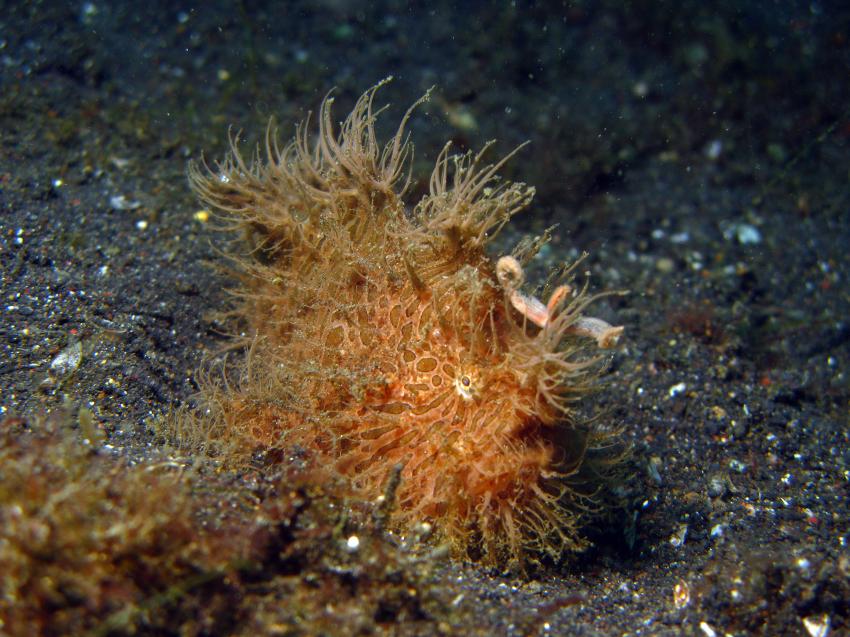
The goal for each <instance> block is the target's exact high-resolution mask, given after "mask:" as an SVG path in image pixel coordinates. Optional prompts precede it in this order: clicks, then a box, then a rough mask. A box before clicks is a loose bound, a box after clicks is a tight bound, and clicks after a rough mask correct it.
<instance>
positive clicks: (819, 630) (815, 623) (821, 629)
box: [802, 614, 830, 637]
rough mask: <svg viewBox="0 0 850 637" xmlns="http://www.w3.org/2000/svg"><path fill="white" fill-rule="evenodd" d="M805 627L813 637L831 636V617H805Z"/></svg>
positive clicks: (824, 615) (803, 620) (825, 615)
mask: <svg viewBox="0 0 850 637" xmlns="http://www.w3.org/2000/svg"><path fill="white" fill-rule="evenodd" d="M802 622H803V626H804V627H805V628H806V632H807V633H809V635H810V636H811V637H826V636H827V635H828V634H829V623H830V622H829V615H827V614H823V615H814V616H811V617H803V619H802Z"/></svg>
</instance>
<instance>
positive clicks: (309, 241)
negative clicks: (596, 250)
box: [190, 87, 619, 563]
mask: <svg viewBox="0 0 850 637" xmlns="http://www.w3.org/2000/svg"><path fill="white" fill-rule="evenodd" d="M377 88H378V87H375V88H373V89H371V90H370V91H368V92H367V93H366V94H364V95H363V97H361V99H360V100H359V101H358V103H357V105H356V106H355V109H354V111H353V112H352V114H351V115H350V116H349V117H348V119H347V120H346V121H345V122H344V123H343V125H342V129H341V131H340V132H339V133H335V132H334V127H333V126H332V122H331V112H330V108H331V103H332V100H331V99H327V100H325V102H324V103H323V105H322V108H321V110H320V113H319V118H318V120H319V132H318V136H317V139H316V141H315V142H312V141H311V140H309V139H308V135H307V132H306V130H307V127H306V125H302V126H301V127H299V129H298V133H297V135H296V137H295V139H294V140H293V141H292V142H291V143H290V144H289V145H288V146H287V147H286V148H285V149H283V150H280V149H279V148H278V147H277V143H276V141H275V135H274V131H273V130H271V129H270V130H269V133H268V135H267V139H266V149H265V160H264V161H260V160H257V161H255V162H254V163H253V164H252V165H248V164H247V163H245V162H244V161H243V159H242V157H241V156H240V155H239V153H238V151H237V149H236V148H235V144H234V147H233V150H232V153H231V154H230V155H229V156H228V157H227V158H226V159H225V161H224V162H222V163H221V164H219V165H217V167H216V168H215V169H212V170H211V169H208V168H207V167H206V166H205V165H201V166H197V165H193V166H192V167H191V168H190V177H191V181H192V184H193V186H194V188H195V190H196V191H197V192H198V193H199V195H200V197H201V199H202V200H203V201H205V202H206V203H208V204H209V205H211V206H212V207H214V208H216V209H217V210H219V211H220V212H221V214H222V216H223V217H224V218H225V219H227V220H228V221H230V222H232V224H233V225H234V226H235V227H237V228H241V229H242V230H244V233H245V235H246V236H247V239H248V246H249V250H248V251H247V252H246V253H245V254H244V255H242V256H240V257H237V264H238V266H237V268H236V270H237V277H238V279H239V281H240V286H239V288H238V289H237V293H238V296H239V298H240V303H239V306H238V308H237V310H236V314H237V315H238V316H239V318H240V319H241V321H242V322H243V324H244V325H245V326H247V327H248V328H249V334H250V335H249V336H248V337H247V339H246V345H247V346H248V348H249V354H248V356H246V363H245V367H244V370H243V373H242V376H241V379H240V380H239V382H231V383H228V384H226V385H225V384H221V383H220V384H217V385H216V384H211V385H210V386H209V387H208V389H207V395H208V400H207V404H208V407H209V409H208V412H209V413H210V414H211V415H210V416H208V418H209V419H211V421H212V424H208V425H207V426H208V428H209V430H210V431H212V432H213V434H214V437H218V438H219V439H222V440H227V441H228V442H229V443H231V444H230V447H229V448H230V449H231V450H237V451H238V452H244V451H246V450H251V449H255V448H257V447H280V448H293V447H302V448H304V449H306V450H309V451H311V452H313V453H315V454H318V455H319V457H320V458H322V459H324V461H325V462H326V463H328V464H330V465H332V466H333V467H335V468H336V470H337V471H339V472H340V473H342V474H344V475H345V476H347V477H348V478H350V480H351V483H352V484H353V485H354V487H355V488H356V489H357V490H359V491H360V492H361V493H362V494H364V495H366V496H368V497H377V496H379V495H380V494H381V493H382V492H383V489H384V488H385V485H386V483H387V480H388V479H389V476H390V474H391V472H392V471H393V467H395V466H396V465H401V466H402V467H403V468H402V470H401V481H400V484H399V487H398V490H397V503H396V509H395V514H394V518H393V523H394V524H395V526H396V527H397V528H398V529H399V530H401V531H404V530H405V529H411V528H413V527H414V526H415V525H416V524H419V523H421V522H426V521H427V522H432V523H434V525H435V528H436V529H437V531H438V533H439V534H440V535H441V537H442V538H443V539H444V540H446V541H449V542H450V543H451V544H452V545H453V546H454V547H455V548H456V550H457V551H458V553H461V554H467V555H471V556H480V557H483V558H484V559H487V560H489V561H491V562H499V563H504V562H506V561H523V560H524V559H525V558H526V557H527V556H529V555H531V554H537V553H539V552H541V551H542V552H546V553H549V554H550V555H554V556H556V557H557V556H560V555H561V554H562V553H563V552H564V551H565V550H570V549H572V550H575V549H580V548H582V547H583V546H584V545H585V542H584V540H582V538H581V537H580V535H579V527H580V523H581V521H582V519H583V518H584V517H585V516H586V515H587V514H588V512H590V511H592V510H593V509H594V505H595V498H594V495H595V493H596V492H597V490H598V489H599V487H600V484H601V483H600V481H602V480H603V477H604V475H605V474H606V473H607V472H608V471H609V468H610V466H611V465H613V464H615V460H616V459H615V458H613V457H612V456H610V455H609V456H606V454H603V453H598V452H595V453H593V454H589V453H588V450H589V449H596V448H599V447H600V446H602V443H603V442H604V441H607V440H608V438H609V437H610V434H609V433H603V432H602V431H600V430H599V429H598V428H597V427H595V426H591V425H588V424H579V423H575V422H573V420H572V419H571V405H572V403H573V401H574V400H575V399H577V398H578V397H580V396H581V395H582V394H584V393H585V392H586V391H587V389H588V388H589V385H590V384H591V383H592V382H593V380H594V378H595V375H594V374H595V372H594V370H595V369H596V368H597V367H598V365H595V363H596V361H597V357H596V356H592V355H588V353H587V352H588V350H589V349H592V348H593V343H592V338H587V336H588V335H587V334H583V333H582V332H581V330H576V325H577V321H579V320H580V319H582V318H583V317H582V311H583V310H584V308H585V307H586V305H587V304H588V303H589V302H590V300H591V299H590V298H588V297H587V296H586V295H584V294H583V293H578V294H574V295H573V296H572V298H568V299H564V300H563V301H560V297H561V296H567V295H566V294H565V292H566V291H567V290H569V288H566V287H565V288H563V289H562V290H561V291H560V292H559V294H560V296H559V297H558V299H556V300H559V302H558V303H555V306H554V307H551V308H550V309H551V316H547V317H546V319H547V322H546V323H545V325H544V326H543V327H539V326H538V325H534V324H533V323H531V322H530V321H529V320H528V319H527V317H526V316H524V315H523V314H522V313H521V312H520V311H518V309H517V308H518V307H522V306H520V305H517V303H516V300H517V298H518V297H517V294H518V292H517V290H516V289H513V287H511V288H505V287H503V285H502V284H500V281H499V278H498V277H497V273H496V268H495V265H494V263H493V261H492V260H491V258H490V257H488V255H487V254H486V253H485V245H486V243H487V242H488V241H489V240H490V239H491V238H492V237H493V236H494V235H495V233H496V232H498V230H499V229H500V228H501V227H502V226H503V225H504V224H505V223H506V222H507V221H508V220H509V219H510V217H511V216H512V215H513V214H515V213H516V212H518V211H519V210H520V209H522V208H523V207H525V206H526V205H527V204H528V203H529V202H530V200H531V198H532V196H533V189H531V188H529V187H527V186H525V185H524V184H514V183H509V182H504V181H501V180H499V179H498V178H497V176H496V171H497V169H498V168H499V167H500V166H501V165H502V163H503V162H504V160H502V162H499V163H498V164H496V165H494V166H482V161H481V155H480V154H479V155H466V156H463V157H453V156H450V155H449V154H448V146H447V147H446V149H445V150H444V151H443V153H441V155H440V157H439V158H438V160H437V164H436V167H435V169H434V173H433V175H432V177H431V181H430V192H429V193H428V194H427V195H425V197H423V199H422V200H421V201H420V202H419V203H418V204H416V205H415V206H413V207H412V208H408V207H407V206H406V204H405V202H404V201H403V199H402V196H403V194H404V191H405V186H406V183H404V182H405V177H406V176H407V175H406V170H407V168H406V167H407V165H408V162H407V159H408V152H409V146H408V144H407V140H406V137H405V134H404V126H405V123H406V121H407V119H408V117H409V115H410V112H411V111H408V113H407V115H405V117H404V119H403V120H402V123H401V125H400V127H399V130H398V133H397V134H396V135H395V137H394V138H393V139H392V140H390V142H389V143H388V144H386V146H383V147H382V146H379V145H378V143H377V141H376V140H375V134H374V127H373V124H374V117H375V113H374V112H373V110H372V101H373V98H374V94H375V91H376V90H377ZM426 98H427V96H426ZM414 106H415V105H414ZM411 110H412V109H411ZM538 247H539V245H537V246H534V247H532V248H528V249H526V251H525V253H524V254H518V255H517V256H518V258H519V260H520V261H522V260H527V259H528V258H530V257H531V256H533V252H534V251H535V250H536V248H538ZM511 295H513V296H511ZM511 298H513V299H514V302H513V303H511V302H510V299H511ZM521 298H522V299H528V298H529V297H525V296H523V297H521ZM553 303H554V301H553ZM539 305H540V304H539V303H535V307H536V306H539ZM599 323H602V322H601V321H600V322H599ZM602 324H603V325H606V326H607V324H604V323H602ZM608 327H610V326H608ZM612 329H614V328H612ZM617 335H619V332H617ZM591 455H593V456H594V458H595V459H594V460H592V461H591V460H590V459H589V457H590V456H591Z"/></svg>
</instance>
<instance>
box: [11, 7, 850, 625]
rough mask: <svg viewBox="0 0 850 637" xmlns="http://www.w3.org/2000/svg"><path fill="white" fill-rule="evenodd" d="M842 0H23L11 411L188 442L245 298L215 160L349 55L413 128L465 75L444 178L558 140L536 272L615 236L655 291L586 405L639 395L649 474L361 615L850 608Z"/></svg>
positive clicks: (451, 116)
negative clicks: (568, 547)
mask: <svg viewBox="0 0 850 637" xmlns="http://www.w3.org/2000/svg"><path fill="white" fill-rule="evenodd" d="M361 4H362V6H361ZM839 4H840V3H834V5H835V6H833V5H832V4H831V3H826V2H815V3H811V2H807V3H803V2H788V3H758V2H752V3H736V2H721V3H701V2H649V1H647V2H630V3H620V2H599V3H593V2H572V3H563V4H562V3H551V4H546V3H540V4H535V3H520V2H517V3H510V2H504V3H492V4H491V3H459V4H458V5H454V4H452V3H442V2H435V3H421V4H420V3H411V4H410V5H408V4H405V3H394V2H388V3H355V2H345V1H334V0H327V1H325V2H316V3H300V2H287V3H278V4H275V3H270V5H269V6H265V5H260V4H259V3H251V2H243V3H233V4H228V3H221V4H220V5H219V4H217V3H206V4H204V5H203V6H202V7H201V6H195V7H193V5H191V4H181V3H167V2H162V3H159V2H148V3H143V4H142V3H140V4H138V5H135V4H134V5H131V4H129V3H128V4H127V5H126V6H125V5H119V4H116V3H106V2H102V3H101V2H75V3H64V2H63V3H58V2H57V3H38V2H34V3H3V6H2V11H0V137H1V138H2V146H1V147H0V201H2V214H0V263H2V303H3V305H2V314H0V316H2V319H0V333H2V336H3V347H4V356H3V359H2V362H0V373H2V382H3V395H2V401H0V404H2V410H3V411H2V415H3V417H4V425H3V426H4V427H10V426H12V423H13V422H14V423H17V425H20V423H21V419H23V420H24V421H29V420H31V421H32V422H33V423H34V422H36V421H37V416H38V415H39V414H42V413H44V412H45V411H56V410H58V409H64V410H69V411H71V412H73V413H77V410H79V408H80V406H82V407H83V408H84V411H85V413H86V414H88V412H91V414H92V415H93V418H94V422H95V423H96V425H97V427H99V428H100V430H102V432H103V433H105V436H106V441H105V443H104V445H103V446H102V448H101V451H100V452H99V453H113V454H116V455H120V456H123V457H127V458H129V459H131V460H132V461H133V462H141V461H145V460H146V459H149V458H160V457H167V456H168V454H169V453H171V452H170V450H169V449H168V448H165V447H162V446H161V444H160V443H158V442H156V439H155V437H154V435H153V433H152V423H153V422H154V421H155V419H156V417H157V416H159V415H161V414H163V413H165V412H167V411H168V410H169V409H172V408H174V407H175V406H176V405H178V404H181V403H182V402H184V401H186V400H187V399H188V398H189V397H190V396H191V394H192V392H193V391H194V390H195V385H194V383H193V376H194V373H195V370H196V369H197V367H198V365H199V364H200V362H201V360H202V357H203V356H204V352H206V351H213V350H215V349H216V347H218V346H220V345H221V344H222V342H223V341H222V337H221V336H220V335H219V333H220V331H221V328H222V326H220V325H218V324H216V323H215V322H214V321H213V320H212V319H208V318H207V317H208V316H210V314H211V312H212V311H213V310H216V309H220V308H222V307H224V306H225V305H226V303H227V302H228V301H227V296H226V294H225V293H224V292H223V287H224V283H223V281H222V279H221V277H220V275H218V274H217V273H216V272H215V271H214V270H213V269H211V268H210V267H209V266H208V263H209V261H215V260H217V259H219V258H220V257H218V256H217V254H216V252H215V250H214V248H213V247H211V245H212V244H211V241H212V240H213V233H212V231H211V230H210V228H209V224H208V223H205V222H204V221H203V219H202V216H199V215H196V213H197V212H198V211H199V210H200V206H199V205H198V204H197V203H196V202H195V201H194V200H193V198H192V196H191V194H190V193H189V189H188V187H187V184H186V178H185V168H186V163H187V161H188V159H189V158H192V157H198V156H199V155H200V152H201V151H202V150H203V151H204V152H205V153H206V155H207V156H208V157H218V156H220V155H221V153H222V152H223V149H224V142H225V140H226V133H227V128H228V126H229V125H233V126H234V127H236V128H240V129H243V130H245V131H246V137H247V138H248V139H255V137H254V135H255V134H256V133H260V132H261V131H263V130H264V126H265V124H266V122H267V120H268V118H269V116H271V115H274V116H275V117H276V119H277V121H278V122H279V123H280V124H281V129H282V131H283V136H284V137H288V136H289V132H290V131H291V130H292V126H293V125H294V123H295V122H297V121H299V120H301V119H302V118H303V117H304V116H305V114H306V112H307V110H309V109H315V107H316V106H317V104H318V103H319V101H320V100H321V98H322V97H323V96H324V95H325V93H326V92H327V91H328V90H329V89H331V88H332V87H336V95H337V106H336V108H337V111H336V112H337V114H338V116H339V117H342V116H343V115H344V114H346V113H347V112H348V108H350V106H351V104H352V103H353V100H354V99H355V98H356V96H358V95H359V94H360V93H361V92H362V91H363V90H365V89H366V88H368V87H370V86H372V85H373V84H375V83H376V82H377V81H379V80H381V79H383V78H384V77H386V76H389V75H393V76H395V78H396V79H395V81H393V82H392V83H391V84H390V85H388V86H387V87H386V88H385V89H382V91H381V92H380V93H379V97H378V101H379V102H380V103H391V104H392V109H391V114H390V115H388V116H387V117H386V118H385V120H386V123H387V124H388V126H390V125H392V123H393V122H394V121H395V118H396V117H397V116H400V115H401V113H402V112H403V109H404V108H406V106H407V105H408V104H410V103H411V102H413V101H414V100H415V99H416V98H417V97H419V96H420V95H421V94H422V93H423V92H424V91H425V90H426V89H427V88H428V87H430V86H431V85H434V84H436V86H437V88H436V90H435V93H434V98H433V99H432V100H431V102H430V103H429V104H427V105H425V106H423V107H422V108H421V109H420V112H419V114H418V115H417V116H416V118H415V120H414V122H413V126H412V128H413V138H414V141H415V143H416V157H415V164H414V174H415V175H416V176H417V177H418V178H419V179H420V181H419V182H417V183H415V184H414V188H413V190H414V192H415V191H416V190H417V188H418V189H421V188H423V187H426V186H427V182H426V181H423V180H426V179H427V175H428V171H429V166H430V165H431V163H432V162H433V159H434V157H435V156H436V153H437V152H438V150H439V148H440V147H441V146H442V144H443V143H444V141H445V140H446V139H452V140H453V141H454V142H455V143H456V144H457V146H458V147H459V148H460V149H464V148H473V149H475V148H479V147H480V146H481V145H482V144H483V143H484V142H485V141H487V140H489V139H492V138H495V139H498V140H499V144H498V149H499V152H507V151H508V150H510V149H511V148H513V147H514V146H515V145H516V144H518V143H520V142H522V141H524V140H526V139H529V140H531V142H532V143H531V145H530V146H529V147H528V148H526V149H525V150H523V151H522V152H521V153H520V155H519V156H518V157H517V158H516V159H514V160H513V161H512V162H511V164H510V165H509V167H508V168H507V170H506V176H508V177H510V178H512V179H516V180H520V181H525V182H527V183H530V184H533V185H535V186H536V187H537V193H538V194H537V198H536V200H535V203H534V204H533V206H532V208H531V209H530V210H528V211H526V212H525V213H523V214H522V215H521V216H520V217H518V218H517V219H516V220H515V222H514V223H513V224H512V225H511V227H510V229H509V230H506V231H505V233H504V234H503V235H502V236H500V238H499V242H498V243H499V246H498V247H499V248H502V247H504V248H505V249H508V248H509V247H510V246H511V245H512V244H513V243H515V242H516V241H517V240H518V239H519V238H520V237H521V236H522V235H524V234H529V233H531V234H534V233H540V232H542V231H543V229H545V228H546V227H548V226H550V225H552V224H558V227H557V229H556V230H555V237H554V240H553V241H552V243H551V244H550V246H549V247H548V248H547V249H546V250H545V251H544V254H543V255H542V257H541V258H539V259H538V261H537V263H536V264H535V267H536V272H533V273H530V277H532V278H533V277H537V278H539V280H541V281H542V280H543V278H544V277H545V273H546V272H547V271H548V269H549V268H550V267H552V266H553V265H556V264H558V263H560V262H562V261H564V260H570V259H573V258H575V257H576V256H577V255H578V254H580V253H581V252H582V251H587V252H589V253H590V256H589V258H588V259H587V260H586V261H585V265H586V269H587V270H589V271H590V272H591V284H592V286H594V287H595V288H596V289H627V290H630V292H631V293H630V295H628V296H626V297H611V298H609V299H608V300H607V301H605V302H603V303H602V304H600V306H599V307H600V309H599V312H600V313H601V314H602V315H603V316H604V317H605V318H608V319H610V320H615V321H617V322H619V323H622V324H624V325H625V326H626V338H625V339H624V344H623V346H622V347H621V348H620V349H619V350H618V351H617V353H616V355H615V356H614V358H613V361H612V364H611V369H610V373H609V377H608V387H607V389H606V390H605V391H604V392H602V393H600V394H599V395H598V396H596V397H594V398H593V399H592V401H591V404H589V405H588V410H590V409H592V408H594V407H595V408H602V409H604V410H607V412H608V413H607V416H606V417H607V418H610V419H613V420H615V421H617V422H619V423H621V424H622V425H623V427H624V430H625V435H626V436H627V437H628V438H629V439H630V440H631V441H632V442H633V444H634V446H635V466H636V467H637V469H638V471H639V473H638V474H637V477H636V478H635V480H634V484H632V485H631V487H632V488H633V489H634V492H636V493H638V494H640V497H639V498H636V501H635V503H634V506H633V508H632V510H631V511H629V512H628V515H625V516H623V522H622V524H621V525H619V527H616V528H611V529H610V530H609V532H608V533H606V534H604V535H601V536H600V537H598V538H597V539H596V547H595V548H594V549H592V550H591V551H589V552H588V553H587V554H586V555H584V556H582V557H581V558H580V559H579V560H578V561H577V562H574V563H572V564H570V565H568V566H566V567H564V568H561V569H550V570H549V571H543V572H541V573H538V574H536V575H535V577H534V578H533V579H532V580H531V581H529V580H527V579H522V578H515V577H511V576H508V575H504V574H500V573H497V572H494V571H492V570H487V569H483V568H481V567H478V566H476V565H475V564H472V563H469V564H464V563H456V562H451V561H448V560H446V559H444V558H442V559H441V560H438V561H437V562H436V563H434V564H430V565H429V566H428V573H429V575H428V577H429V581H430V582H432V585H433V586H434V587H438V588H439V589H440V592H439V594H438V595H437V597H439V599H444V600H445V603H444V604H443V605H442V606H441V605H440V604H432V605H431V606H423V607H422V608H421V609H420V610H419V611H418V612H417V613H400V612H399V613H391V612H385V613H382V614H379V615H374V619H375V623H374V625H373V626H368V625H366V624H362V623H361V624H358V625H357V630H360V631H363V632H366V633H368V632H370V631H374V632H376V633H382V632H388V633H399V634H438V633H444V634H445V633H447V634H467V635H473V634H476V635H479V634H480V635H490V634H506V635H525V634H553V635H555V634H564V635H566V634H570V635H573V634H575V635H610V634H641V635H643V634H680V633H685V634H695V635H707V636H710V635H713V634H718V635H720V634H724V633H729V634H749V633H755V634H770V635H774V634H801V635H812V636H815V635H826V634H832V635H838V634H847V632H848V631H850V548H848V545H847V543H848V539H849V538H850V518H849V517H848V508H849V507H848V495H850V494H848V485H850V444H848V403H850V393H849V391H850V387H848V376H847V374H848V371H847V366H848V363H849V362H850V347H848V343H850V325H848V323H847V312H848V307H850V303H848V292H847V278H848V275H850V272H848V259H847V256H846V251H847V246H848V245H850V152H848V151H850V149H848V145H849V144H848V138H850V108H848V104H850V99H848V98H850V12H848V11H847V10H843V11H842V10H839V9H838V8H837V7H838V5H839ZM367 5H368V8H364V7H366V6H367ZM709 5H711V8H707V7H708V6H709ZM1 472H2V467H0V473H1ZM0 504H2V503H0ZM3 515H4V514H3V513H2V512H0V524H3V523H4V517H3ZM420 594H424V593H420ZM328 613H329V616H330V617H332V615H333V611H332V610H329V611H328ZM330 625H333V624H330ZM113 628H114V627H113ZM267 628H268V633H269V634H311V626H310V625H308V624H304V625H300V626H299V625H298V622H297V621H295V620H293V623H292V625H291V626H289V628H288V629H287V630H289V632H286V631H285V630H284V631H281V632H279V633H274V632H273V630H272V629H271V627H267ZM138 630H139V631H140V632H142V633H144V624H143V623H139V625H138ZM175 630H177V627H175ZM323 630H326V631H328V630H329V631H330V633H333V632H338V633H339V634H348V633H349V632H352V631H353V630H354V627H353V625H351V624H345V623H341V624H339V625H338V626H337V630H334V629H327V628H326V629H323ZM120 632H121V631H120V630H118V629H117V628H116V629H115V634H119V633H120ZM199 632H200V633H201V634H204V633H203V630H199ZM0 633H2V628H0Z"/></svg>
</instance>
